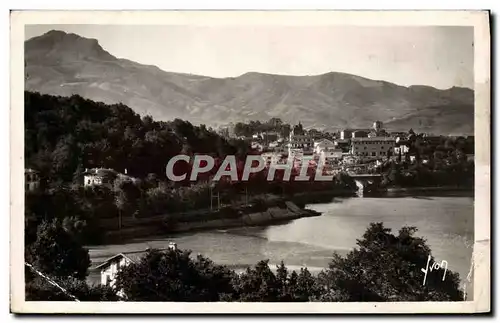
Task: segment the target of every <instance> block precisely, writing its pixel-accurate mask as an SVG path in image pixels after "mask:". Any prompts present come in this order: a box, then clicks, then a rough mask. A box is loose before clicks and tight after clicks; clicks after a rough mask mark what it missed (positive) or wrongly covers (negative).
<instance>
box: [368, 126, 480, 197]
mask: <svg viewBox="0 0 500 323" xmlns="http://www.w3.org/2000/svg"><path fill="white" fill-rule="evenodd" d="M436 139H437V140H436ZM407 145H408V147H409V152H408V153H407V154H405V155H404V156H402V155H401V154H399V155H396V156H395V157H396V158H395V160H394V159H392V160H391V161H388V162H386V163H384V164H383V165H381V166H380V167H379V168H377V169H375V170H374V171H375V172H381V173H382V174H383V175H384V180H383V184H384V185H386V186H402V187H415V186H421V187H425V186H429V187H433V186H457V187H470V188H473V187H474V161H473V160H468V159H467V154H474V139H473V137H468V138H465V137H456V138H453V137H445V136H441V137H439V138H433V140H432V141H431V140H428V139H427V138H426V137H425V136H423V135H422V134H415V133H414V132H413V130H410V132H409V138H408V141H407ZM411 156H413V158H411ZM412 159H413V160H412Z"/></svg>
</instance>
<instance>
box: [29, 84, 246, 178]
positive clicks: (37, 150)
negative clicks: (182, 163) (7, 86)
mask: <svg viewBox="0 0 500 323" xmlns="http://www.w3.org/2000/svg"><path fill="white" fill-rule="evenodd" d="M180 153H187V154H191V153H206V154H210V155H215V156H218V157H222V156H225V155H227V154H236V155H237V156H245V155H246V154H247V153H248V145H247V144H246V143H245V142H243V141H240V140H230V141H228V140H226V139H224V138H222V137H221V136H219V135H218V134H217V133H215V132H214V131H212V130H210V129H207V127H206V126H204V125H200V126H199V127H196V126H193V125H192V124H191V123H189V122H187V121H183V120H179V119H176V120H174V121H172V122H157V121H154V120H153V119H152V118H151V117H149V116H145V117H143V118H141V117H140V116H139V115H138V114H136V113H135V112H134V111H133V110H132V109H130V108H129V107H127V106H125V105H123V104H113V105H106V104H104V103H100V102H94V101H91V100H87V99H84V98H82V97H80V96H77V95H73V96H71V97H58V96H51V95H41V94H39V93H32V92H25V159H26V165H27V166H28V167H32V168H35V169H37V170H38V171H40V172H41V174H42V177H43V178H44V179H46V180H47V181H50V182H57V181H62V182H71V181H73V179H74V178H75V177H78V176H80V174H81V172H82V171H83V170H84V169H85V168H93V167H103V168H111V169H115V170H117V171H119V172H124V170H125V169H127V171H128V174H130V175H132V176H134V177H146V176H147V175H148V174H155V175H156V176H158V177H160V178H164V177H165V166H166V165H167V162H168V161H169V159H170V158H171V157H172V156H175V155H178V154H180Z"/></svg>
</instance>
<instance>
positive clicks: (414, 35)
mask: <svg viewBox="0 0 500 323" xmlns="http://www.w3.org/2000/svg"><path fill="white" fill-rule="evenodd" d="M53 29H55V30H62V31H66V32H71V33H75V34H78V35H80V36H83V37H87V38H95V39H97V40H98V41H99V43H100V45H101V46H102V47H103V48H104V49H105V50H107V51H108V52H109V53H110V54H112V55H114V56H116V57H119V58H126V59H130V60H133V61H136V62H138V63H141V64H147V65H156V66H158V67H159V68H161V69H162V70H165V71H169V72H180V73H189V74H197V75H205V76H211V77H235V76H239V75H242V74H244V73H247V72H261V73H270V74H282V75H318V74H323V73H328V72H344V73H349V74H355V75H359V76H363V77H366V78H370V79H375V80H384V81H388V82H392V83H396V84H399V85H404V86H410V85H429V86H433V87H436V88H439V89H448V88H450V87H453V86H460V87H469V88H473V85H474V73H473V70H474V51H473V39H474V31H473V27H462V26H460V27H458V26H457V27H454V26H428V27H425V26H424V27H395V26H391V27H378V26H377V27H369V26H364V27H363V26H310V27H308V26H182V25H178V26H167V25H163V26H137V25H134V26H132V25H28V26H26V28H25V39H29V38H32V37H34V36H39V35H41V34H43V33H45V32H47V31H50V30H53Z"/></svg>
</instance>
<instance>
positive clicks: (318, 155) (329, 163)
mask: <svg viewBox="0 0 500 323" xmlns="http://www.w3.org/2000/svg"><path fill="white" fill-rule="evenodd" d="M234 129H235V125H233V124H230V125H229V126H226V127H221V128H219V129H218V133H219V134H220V135H221V136H224V137H226V138H238V139H243V140H246V141H248V142H250V145H251V147H252V148H253V149H255V150H257V151H259V152H260V154H261V155H262V157H263V158H265V159H266V160H267V161H268V162H269V163H287V162H288V161H289V159H290V158H292V159H294V160H295V162H296V163H299V162H301V161H303V160H307V159H309V160H310V163H312V164H316V163H321V164H322V165H324V170H325V171H326V172H327V173H328V172H329V173H337V172H341V171H344V172H347V173H350V174H355V173H356V172H358V171H363V172H364V171H367V170H373V169H376V167H377V166H379V165H381V164H382V163H383V162H384V161H388V160H394V161H395V160H397V159H398V158H399V159H409V161H410V162H412V163H413V162H415V159H416V156H415V153H414V152H411V151H410V139H411V138H410V137H411V136H412V132H413V131H412V130H410V131H409V132H402V131H393V132H390V131H388V130H386V129H384V125H383V123H382V122H381V121H374V122H373V125H372V128H347V129H343V130H340V131H338V132H334V133H332V132H324V131H318V130H315V129H311V130H305V129H304V128H303V126H302V124H301V123H300V122H299V124H298V125H295V126H294V127H291V130H290V132H289V135H288V136H283V134H281V133H279V132H277V131H264V132H258V133H254V134H253V135H252V136H249V137H245V136H237V135H236V134H235V130H234ZM413 135H414V134H413ZM422 136H423V139H424V140H425V142H427V143H429V144H431V145H433V146H437V145H439V144H440V142H441V140H442V136H436V135H432V134H422ZM466 140H467V141H468V142H471V143H472V144H473V143H474V136H468V137H467V138H466ZM473 158H474V154H468V155H467V159H468V160H473ZM422 162H423V163H424V164H425V163H426V162H428V161H427V160H425V159H424V160H423V161H422ZM294 167H300V165H297V164H294Z"/></svg>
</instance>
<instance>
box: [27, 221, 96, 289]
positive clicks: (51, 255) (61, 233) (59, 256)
mask: <svg viewBox="0 0 500 323" xmlns="http://www.w3.org/2000/svg"><path fill="white" fill-rule="evenodd" d="M26 260H27V261H28V262H29V263H31V265H33V266H34V267H35V268H36V269H37V270H40V271H41V272H43V273H45V274H48V275H51V276H54V277H60V278H67V277H73V278H77V279H85V277H87V274H88V272H87V270H88V268H89V266H90V257H89V253H88V250H87V249H85V248H83V247H82V246H81V245H80V244H79V243H78V242H77V241H76V239H74V238H73V236H72V235H70V234H69V233H68V232H66V231H65V230H64V228H63V226H62V223H61V221H60V220H58V219H54V220H52V221H44V222H42V223H41V224H40V225H39V226H38V230H37V239H36V241H35V242H34V243H33V244H32V245H31V246H27V254H26Z"/></svg>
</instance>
